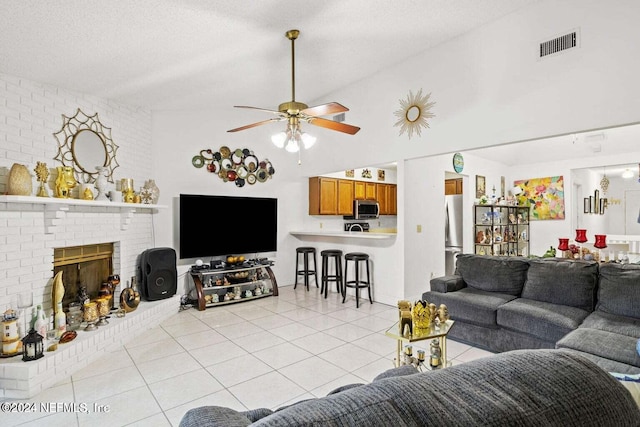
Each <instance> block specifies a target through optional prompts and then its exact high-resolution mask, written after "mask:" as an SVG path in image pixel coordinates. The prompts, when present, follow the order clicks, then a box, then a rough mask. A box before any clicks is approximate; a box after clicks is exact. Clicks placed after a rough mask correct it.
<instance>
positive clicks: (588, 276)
mask: <svg viewBox="0 0 640 427" xmlns="http://www.w3.org/2000/svg"><path fill="white" fill-rule="evenodd" d="M430 284H431V290H430V291H428V292H425V293H424V294H423V295H422V298H423V299H426V300H427V301H429V302H430V303H431V302H432V303H435V304H436V305H439V304H446V305H447V307H448V309H449V314H450V315H451V318H452V319H453V320H455V321H456V323H455V325H454V326H453V328H452V329H451V331H450V332H449V337H450V338H453V339H457V340H460V341H463V342H467V343H470V344H473V345H475V346H479V347H483V348H485V349H488V350H491V351H494V352H504V351H509V350H516V349H540V348H563V349H568V350H570V351H573V352H576V353H579V354H581V355H582V356H584V357H586V358H589V359H590V360H592V361H593V362H595V363H596V364H597V365H599V366H600V367H602V368H604V369H605V370H607V371H611V372H619V373H625V374H639V373H640V356H639V355H638V352H637V350H636V344H637V342H638V339H640V265H633V264H627V265H621V264H614V263H605V264H598V263H596V262H589V261H579V260H568V259H559V258H537V259H528V258H520V257H492V256H484V255H473V254H460V255H458V257H457V262H456V272H455V274H454V275H451V276H443V277H438V278H434V279H432V280H431V282H430Z"/></svg>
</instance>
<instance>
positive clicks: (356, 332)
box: [323, 323, 375, 342]
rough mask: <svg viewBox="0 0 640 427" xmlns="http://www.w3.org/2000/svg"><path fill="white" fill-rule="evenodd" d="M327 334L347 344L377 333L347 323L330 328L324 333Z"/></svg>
mask: <svg viewBox="0 0 640 427" xmlns="http://www.w3.org/2000/svg"><path fill="white" fill-rule="evenodd" d="M323 332H324V333H325V334H329V335H331V336H334V337H336V338H338V339H341V340H342V341H345V342H351V341H355V340H359V339H360V338H363V337H366V336H367V335H371V334H373V333H375V332H371V331H370V330H368V329H365V328H361V327H360V326H356V325H354V324H351V323H346V324H343V325H340V326H336V327H334V328H329V329H326V330H324V331H323Z"/></svg>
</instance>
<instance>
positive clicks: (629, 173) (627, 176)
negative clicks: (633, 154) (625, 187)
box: [622, 169, 633, 179]
mask: <svg viewBox="0 0 640 427" xmlns="http://www.w3.org/2000/svg"><path fill="white" fill-rule="evenodd" d="M622 177H623V178H624V179H631V178H633V171H632V170H631V169H625V170H624V172H622Z"/></svg>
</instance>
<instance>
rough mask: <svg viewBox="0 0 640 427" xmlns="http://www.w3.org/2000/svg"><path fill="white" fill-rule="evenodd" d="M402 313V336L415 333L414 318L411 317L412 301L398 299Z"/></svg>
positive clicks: (400, 313)
mask: <svg viewBox="0 0 640 427" xmlns="http://www.w3.org/2000/svg"><path fill="white" fill-rule="evenodd" d="M398 309H399V315H400V321H399V328H400V334H401V335H402V336H405V337H406V336H411V334H412V333H413V320H412V318H411V302H410V301H407V300H400V301H398Z"/></svg>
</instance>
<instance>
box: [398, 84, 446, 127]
mask: <svg viewBox="0 0 640 427" xmlns="http://www.w3.org/2000/svg"><path fill="white" fill-rule="evenodd" d="M430 97H431V94H430V93H429V94H427V95H424V96H423V95H422V89H420V90H419V91H418V93H417V94H415V95H414V94H413V92H411V91H409V96H407V99H401V100H400V109H399V110H397V111H395V112H394V113H393V114H394V115H395V116H396V117H398V121H397V122H396V124H395V125H393V126H400V135H402V134H403V133H405V132H407V134H408V136H409V139H411V137H412V136H413V134H414V133H415V134H417V135H418V136H420V135H421V132H422V128H428V127H429V122H428V121H427V119H431V118H433V117H435V116H436V115H435V114H433V113H432V112H431V107H433V106H434V105H435V104H436V103H435V102H433V101H431V102H430V101H429V98H430Z"/></svg>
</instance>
